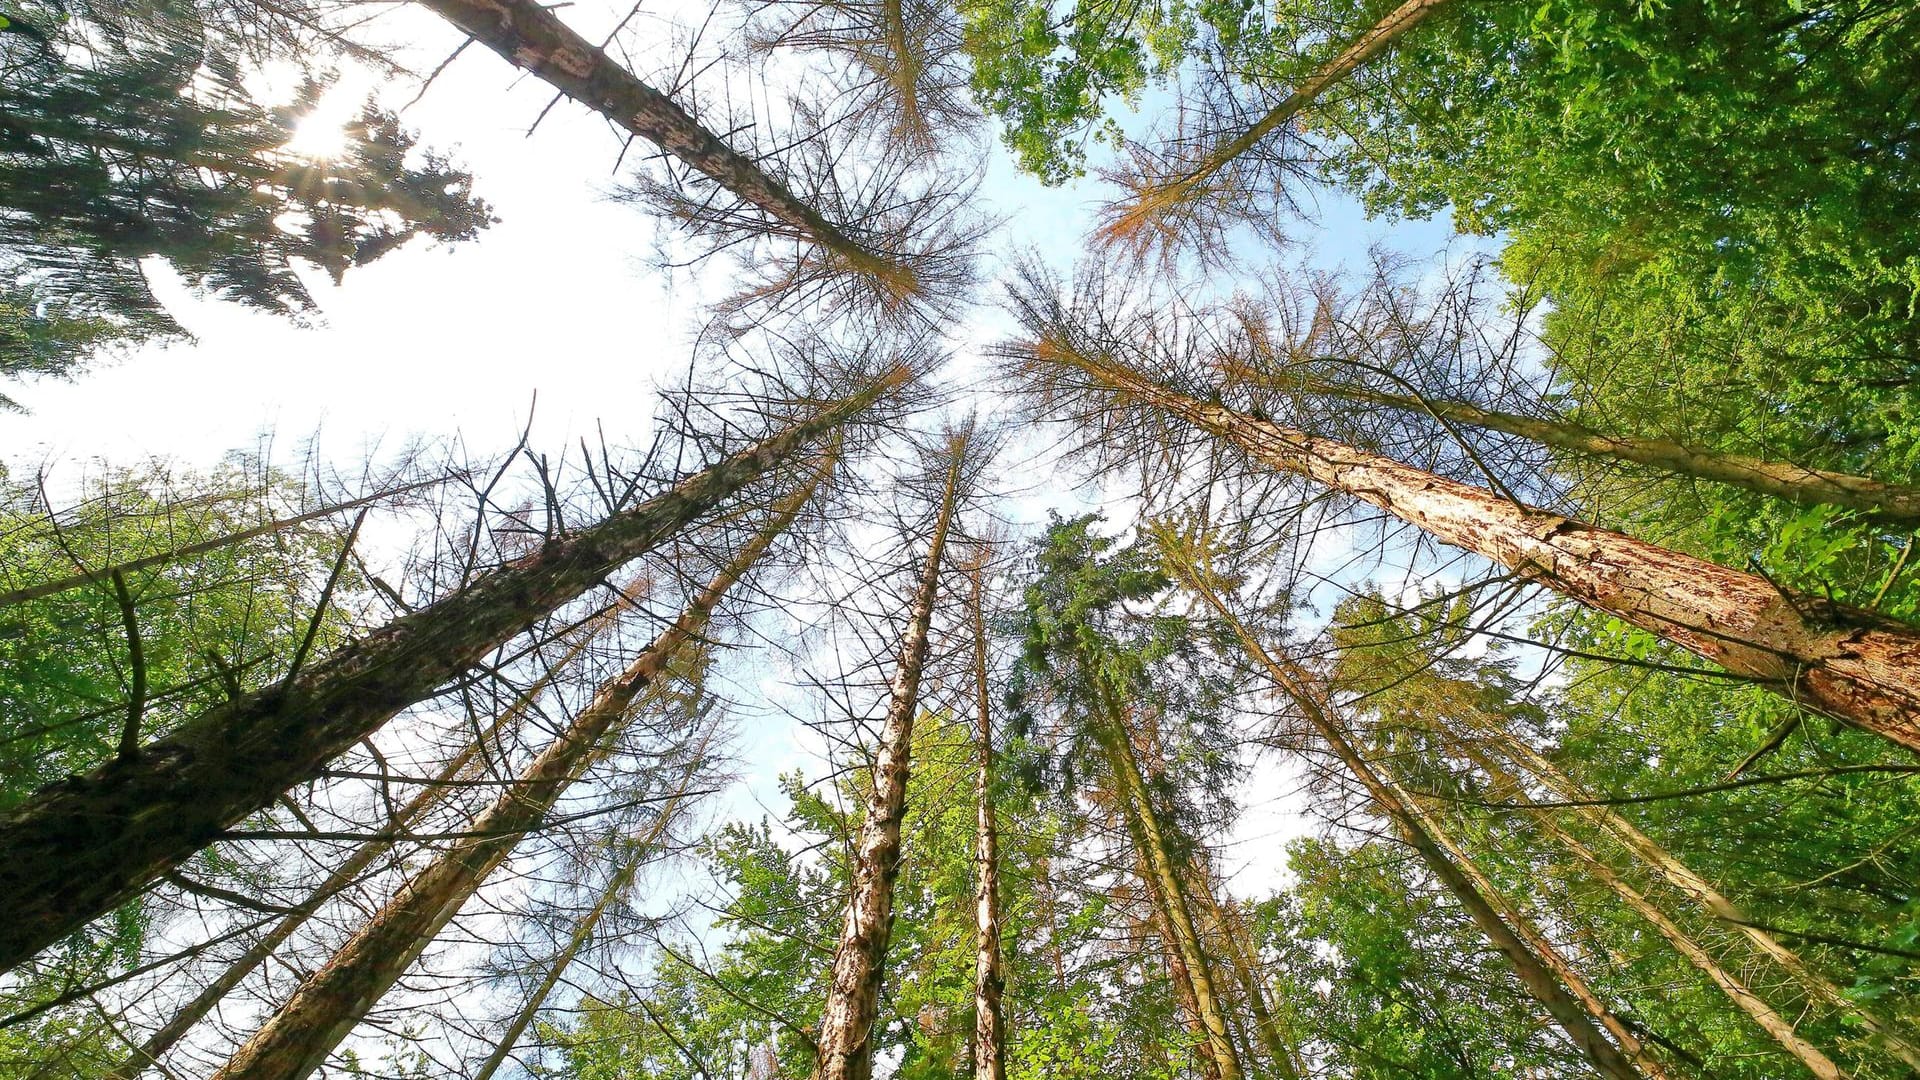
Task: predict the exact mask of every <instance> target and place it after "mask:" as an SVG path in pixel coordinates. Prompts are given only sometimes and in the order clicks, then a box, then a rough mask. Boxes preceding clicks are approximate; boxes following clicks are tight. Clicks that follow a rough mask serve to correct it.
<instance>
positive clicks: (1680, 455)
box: [1304, 382, 1920, 529]
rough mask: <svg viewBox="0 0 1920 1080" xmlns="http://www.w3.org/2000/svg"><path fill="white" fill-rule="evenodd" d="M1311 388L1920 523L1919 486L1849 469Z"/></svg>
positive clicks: (1370, 392) (1328, 386)
mask: <svg viewBox="0 0 1920 1080" xmlns="http://www.w3.org/2000/svg"><path fill="white" fill-rule="evenodd" d="M1304 390H1305V392H1306V393H1309V394H1324V395H1327V396H1329V397H1338V398H1344V399H1346V400H1349V401H1360V402H1366V403H1368V404H1373V405H1385V406H1387V407H1389V408H1393V409H1401V410H1404V411H1406V412H1411V413H1425V414H1429V415H1432V416H1436V417H1438V418H1440V419H1441V420H1444V421H1447V422H1450V423H1455V424H1467V425H1469V426H1472V427H1478V428H1486V429H1488V430H1490V431H1499V432H1504V433H1505V434H1508V435H1518V436H1520V437H1521V438H1523V439H1531V440H1533V441H1534V442H1537V443H1540V444H1542V445H1545V446H1551V447H1554V448H1556V449H1560V450H1571V451H1573V452H1575V453H1580V454H1587V455H1590V456H1593V457H1602V458H1612V459H1614V460H1618V461H1630V462H1633V463H1635V464H1638V465H1647V466H1651V467H1652V468H1656V469H1660V470H1662V471H1665V472H1669V473H1674V474H1676V475H1679V476H1691V477H1696V478H1698V479H1701V480H1712V481H1715V482H1717V483H1722V484H1730V485H1732V486H1734V487H1740V488H1745V489H1747V490H1748V491H1753V492H1757V493H1759V494H1761V495H1767V496H1771V497H1772V498H1776V499H1785V500H1787V501H1789V502H1796V503H1825V504H1827V505H1829V506H1839V507H1844V508H1846V509H1848V510H1858V511H1861V512H1862V513H1865V514H1867V515H1869V516H1871V517H1873V518H1874V519H1875V520H1877V521H1880V522H1883V523H1885V524H1887V525H1892V526H1897V527H1899V528H1903V529H1913V528H1915V527H1920V490H1916V489H1915V488H1912V487H1907V486H1905V485H1902V484H1888V483H1884V482H1882V481H1879V480H1875V479H1872V478H1871V477H1866V476H1855V475H1853V474H1851V473H1841V472H1830V471H1828V470H1825V469H1810V468H1806V467H1804V466H1801V465H1795V464H1793V463H1791V462H1786V461H1765V460H1762V459H1760V458H1756V457H1749V456H1747V455H1745V454H1723V453H1719V452H1717V451H1714V450H1708V449H1705V448H1702V447H1697V446H1688V445H1686V444H1684V443H1678V442H1674V441H1672V440H1671V439H1650V438H1641V437H1638V436H1631V435H1602V434H1600V433H1599V432H1596V431H1593V430H1591V429H1588V428H1585V427H1582V426H1581V425H1579V424H1575V423H1573V422H1571V421H1568V420H1541V419H1536V418H1534V417H1530V416H1520V415H1517V414H1514V413H1505V412H1496V411H1494V410H1491V409H1482V408H1480V407H1479V406H1477V405H1470V404H1468V403H1466V402H1464V401H1446V400H1433V399H1429V398H1418V397H1412V396H1409V395H1404V394H1392V393H1387V392H1385V391H1382V390H1375V389H1372V388H1369V387H1360V386H1342V385H1338V384H1333V383H1320V382H1315V383H1313V384H1311V385H1308V386H1306V387H1304Z"/></svg>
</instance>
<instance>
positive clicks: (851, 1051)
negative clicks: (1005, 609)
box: [813, 437, 966, 1080]
mask: <svg viewBox="0 0 1920 1080" xmlns="http://www.w3.org/2000/svg"><path fill="white" fill-rule="evenodd" d="M949 453H950V454H951V457H950V459H949V462H948V467H947V478H946V482H945V484H944V485H943V488H942V491H941V496H940V510H939V514H938V516H937V517H936V518H935V519H934V525H933V535H932V539H931V541H930V542H929V544H928V548H927V561H926V563H925V565H924V566H923V567H922V569H921V571H920V580H919V584H918V585H917V586H916V588H915V589H914V596H913V605H912V607H911V608H910V609H909V611H908V615H907V630H906V636H905V638H904V640H902V642H901V644H900V660H899V662H898V663H897V664H896V665H895V666H894V671H893V681H892V686H891V688H890V692H889V697H888V702H887V715H886V719H885V721H884V722H883V724H882V727H881V733H880V752H879V754H878V755H876V757H875V758H874V763H873V794H872V795H871V796H869V797H868V799H867V806H866V815H865V817H864V818H863V819H862V820H861V823H860V836H859V839H858V842H857V845H856V848H855V850H854V863H853V882H852V891H851V895H849V896H848V898H847V916H846V922H845V923H844V924H843V925H842V927H841V930H840V943H839V947H838V948H837V949H835V951H834V955H833V970H832V975H831V981H830V982H829V984H828V987H827V1004H826V1009H825V1010H824V1011H823V1012H822V1013H821V1016H820V1042H819V1057H818V1058H817V1059H816V1061H815V1062H814V1067H813V1080H870V1078H871V1077H872V1076H873V1041H872V1035H873V1023H874V1019H875V1017H876V1015H877V1014H878V1012H879V1008H880V980H881V978H882V977H883V975H884V973H885V965H886V956H887V938H888V937H889V935H891V933H892V931H893V886H894V881H895V880H896V879H897V878H898V877H899V876H900V825H901V822H902V821H903V820H904V819H905V818H906V814H907V779H908V776H909V773H910V771H911V769H912V764H913V721H914V716H915V714H916V713H917V712H918V711H919V708H920V674H921V670H922V669H923V668H924V667H925V665H926V660H927V651H928V648H929V646H930V642H929V640H928V632H929V629H930V627H931V626H932V623H933V607H934V601H935V600H936V599H937V598H938V594H939V591H940V569H941V567H940V564H941V560H942V556H943V555H944V554H945V551H946V545H947V532H948V530H949V528H950V527H951V526H952V524H953V515H954V505H955V503H956V502H957V500H958V498H959V489H960V484H961V469H962V465H963V463H964V459H965V454H966V443H965V441H964V439H963V438H960V437H956V438H955V439H954V440H953V442H952V445H951V446H950V449H949Z"/></svg>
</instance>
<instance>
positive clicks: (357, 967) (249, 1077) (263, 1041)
mask: <svg viewBox="0 0 1920 1080" xmlns="http://www.w3.org/2000/svg"><path fill="white" fill-rule="evenodd" d="M812 492H813V483H811V482H810V483H809V484H808V485H807V486H806V487H805V488H803V489H802V490H801V491H799V492H798V493H796V494H795V495H793V496H792V497H790V498H788V499H787V500H786V501H785V502H784V503H783V504H782V506H781V507H780V509H779V510H778V511H777V513H776V515H775V517H774V518H773V520H772V521H771V522H770V523H769V524H768V525H767V526H766V527H765V528H764V529H762V530H761V531H760V532H759V533H758V534H756V535H755V536H754V537H753V539H752V540H750V541H749V542H748V543H747V545H746V546H745V547H744V548H742V549H741V551H740V553H739V554H738V555H736V556H735V557H734V559H733V560H732V561H731V562H729V563H728V564H727V566H726V567H725V568H724V569H722V570H721V571H720V572H719V573H718V574H716V575H715V576H714V578H713V580H712V581H711V582H709V583H708V584H707V585H706V587H705V588H703V589H702V590H701V591H700V593H699V594H698V595H696V596H695V597H694V599H693V601H692V603H690V604H689V605H688V606H687V608H686V610H684V611H682V612H681V613H680V616H679V618H677V619H676V620H674V623H673V625H672V626H670V627H668V628H667V629H666V630H665V631H663V632H662V633H661V634H660V636H658V637H656V638H655V639H654V640H653V642H652V643H651V644H650V645H648V646H647V648H646V649H645V650H644V651H642V652H641V653H640V655H639V656H638V657H636V658H635V659H634V661H633V663H632V664H630V665H628V667H627V669H626V670H625V671H623V672H622V673H621V674H620V675H618V676H616V677H615V678H614V679H612V680H611V681H609V682H607V683H605V684H603V685H602V686H601V688H600V690H599V692H598V693H596V694H595V695H594V699H593V701H592V702H591V703H590V704H588V705H587V707H586V708H584V709H582V710H581V711H580V713H579V714H578V715H577V716H576V717H575V718H574V720H573V723H571V724H570V725H568V727H567V730H566V731H565V732H563V733H562V734H561V735H560V737H559V738H557V739H555V740H554V741H553V742H552V743H551V744H549V745H548V746H547V748H546V749H545V750H542V751H541V752H540V754H539V756H537V757H536V758H534V760H533V761H532V762H531V763H529V764H528V765H527V767H526V769H525V770H523V771H522V772H521V774H520V777H519V778H518V779H517V780H516V781H515V782H514V784H513V786H512V787H510V788H509V789H507V790H506V791H505V792H503V793H502V794H501V796H500V798H499V799H498V800H497V801H495V803H494V804H493V806H491V807H490V808H488V809H487V810H486V812H484V813H482V814H481V815H480V816H479V817H477V818H475V819H474V822H473V827H472V829H471V830H470V831H471V833H472V834H473V835H472V836H470V837H468V838H466V839H462V840H458V841H456V842H455V843H454V845H453V846H452V847H451V848H449V849H448V850H447V851H446V852H445V853H443V854H442V855H440V856H439V857H438V858H436V859H435V860H434V861H433V862H432V863H430V864H428V866H427V867H426V868H425V869H423V870H421V871H420V872H419V873H418V874H416V875H415V876H414V877H413V879H412V880H410V881H408V882H407V883H406V884H405V885H404V886H402V887H401V889H400V892H399V893H398V895H396V896H395V897H394V898H393V899H392V900H390V901H388V902H387V905H386V906H385V907H383V908H381V909H380V911H379V912H377V913H376V914H375V915H374V916H373V917H372V918H370V919H368V920H367V921H366V922H365V923H364V924H362V925H361V927H360V929H359V930H358V931H356V932H355V933H354V935H353V937H352V938H351V939H349V940H348V941H347V943H346V944H344V945H342V946H341V947H340V948H339V949H338V950H337V951H336V952H335V953H334V954H333V956H332V957H331V958H330V959H329V960H328V961H327V962H326V963H325V964H324V965H322V966H321V967H320V969H319V970H317V971H315V972H314V973H313V974H312V975H309V976H308V977H307V978H306V980H305V981H303V982H302V983H301V984H300V986H299V988H298V989H296V990H295V991H294V993H293V996H292V998H290V999H289V1000H288V1001H287V1002H286V1004H284V1005H282V1006H281V1007H280V1009H279V1011H278V1012H276V1013H275V1014H274V1015H273V1016H272V1017H271V1018H270V1019H269V1020H268V1021H267V1022H266V1024H264V1025H263V1026H262V1027H261V1028H260V1030H259V1031H257V1032H255V1033H254V1035H253V1037H252V1038H250V1039H248V1040H247V1042H246V1044H245V1045H243V1046H241V1047H240V1048H239V1049H238V1050H237V1051H235V1052H234V1055H233V1057H231V1058H230V1059H228V1061H227V1063H226V1064H225V1065H224V1066H222V1067H221V1069H220V1070H219V1071H218V1072H216V1073H214V1074H213V1080H304V1078H305V1077H307V1076H309V1075H311V1074H312V1073H313V1071H314V1070H315V1069H317V1068H319V1067H320V1065H321V1064H322V1063H323V1062H325V1061H326V1059H327V1056H328V1055H329V1054H331V1053H332V1052H333V1049H334V1047H335V1046H337V1045H339V1043H340V1040H341V1039H344V1038H345V1037H346V1036H347V1033H348V1032H350V1031H352V1030H353V1028H354V1027H355V1025H357V1024H358V1023H359V1022H360V1021H361V1020H362V1019H363V1018H364V1017H365V1016H366V1015H367V1013H368V1011H369V1010H371V1009H372V1008H373V1007H374V1005H375V1004H377V1003H378V1002H379V1000H380V998H381V997H382V996H384V995H385V994H386V992H387V990H388V989H390V988H391V987H392V986H393V984H394V983H395V982H396V981H397V980H398V979H399V978H400V976H401V975H402V974H404V973H405V972H406V969H407V968H408V967H409V966H410V965H411V964H412V963H413V961H414V959H415V958H416V957H418V956H419V955H420V953H421V952H422V951H424V950H425V949H426V947H427V945H428V944H430V943H431V942H432V941H433V939H434V937H435V936H437V935H438V934H439V933H440V931H441V930H442V929H443V928H444V927H445V926H446V925H447V923H448V922H449V921H451V920H452V919H453V917H454V915H455V914H457V913H458V912H459V910H460V908H461V906H462V905H463V904H464V903H465V902H466V901H467V899H468V898H469V897H471V896H472V895H473V893H474V892H475V891H476V890H478V889H479V887H480V886H481V885H482V884H483V883H485V881H486V880H487V878H488V877H489V876H490V875H491V874H492V873H493V871H494V870H496V869H498V868H499V867H500V865H501V864H502V863H504V862H506V860H507V857H508V856H509V855H511V854H513V850H514V848H515V847H517V846H518V845H519V843H520V841H521V839H522V838H523V837H524V836H525V835H526V834H527V833H528V832H530V831H532V830H535V829H538V828H539V827H540V824H541V822H542V821H544V820H545V819H546V816H547V814H548V813H549V811H551V809H552V808H553V805H554V802H555V801H556V800H558V799H559V798H560V796H561V794H562V793H564V792H565V791H566V789H567V788H568V787H569V786H570V785H571V784H572V783H573V782H574V781H575V780H576V779H578V778H579V777H580V775H581V774H582V773H583V772H585V771H586V769H587V768H588V766H590V765H592V764H593V762H594V761H595V760H596V758H597V757H598V756H599V754H600V752H601V749H602V747H603V746H604V745H605V743H606V740H607V737H608V736H609V734H611V733H612V732H614V731H615V730H617V728H618V727H619V725H620V724H621V723H622V722H623V721H624V720H625V718H626V717H627V715H628V713H629V711H630V709H631V707H632V705H633V703H634V701H635V699H637V698H638V697H639V696H640V694H641V693H642V692H643V691H645V690H646V689H647V687H649V686H651V685H652V684H653V683H654V681H655V680H657V679H658V678H659V677H660V675H661V674H662V673H664V672H665V671H666V670H667V667H668V664H669V663H671V662H672V660H673V659H674V657H675V656H677V655H678V654H679V653H681V652H682V651H684V650H685V649H686V648H687V647H688V646H689V645H692V644H694V643H696V642H698V641H699V640H700V634H701V632H702V631H703V630H704V629H705V627H706V625H707V623H708V621H709V619H710V618H711V616H712V614H713V610H714V608H715V607H716V606H718V605H719V603H720V600H721V598H722V597H723V596H725V595H726V592H727V590H728V589H729V588H731V587H732V586H733V585H734V583H735V582H737V581H738V580H739V579H740V578H741V576H743V575H744V574H745V573H746V572H747V570H748V569H749V568H751V567H752V566H753V564H754V563H755V562H757V561H758V560H759V558H760V556H761V555H763V554H765V552H766V550H767V549H768V548H769V547H770V546H771V545H772V544H773V542H774V540H775V539H776V538H777V537H778V536H779V534H780V533H781V532H782V531H784V530H785V529H786V527H787V526H788V525H790V524H791V523H792V522H793V520H794V518H795V517H796V516H798V514H799V513H800V510H801V507H802V506H803V505H804V504H805V501H806V500H807V499H808V498H809V497H811V495H812Z"/></svg>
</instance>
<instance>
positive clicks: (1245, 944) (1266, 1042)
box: [1193, 866, 1300, 1080]
mask: <svg viewBox="0 0 1920 1080" xmlns="http://www.w3.org/2000/svg"><path fill="white" fill-rule="evenodd" d="M1215 880H1216V879H1215V877H1214V875H1213V873H1212V872H1211V870H1210V869H1209V868H1208V867H1206V866H1196V867H1195V868H1194V886H1193V895H1194V896H1195V897H1196V898H1197V899H1198V900H1199V901H1200V906H1201V907H1202V908H1204V909H1205V910H1206V912H1207V915H1208V917H1209V919H1210V921H1211V922H1212V924H1213V926H1212V929H1213V931H1214V937H1215V938H1216V939H1217V940H1218V941H1219V942H1220V944H1221V948H1220V951H1221V953H1222V954H1223V955H1224V957H1225V959H1226V961H1227V965H1228V966H1229V967H1230V968H1232V970H1233V975H1234V978H1235V979H1236V980H1237V981H1238V982H1239V983H1240V989H1241V992H1242V993H1243V994H1244V995H1245V996H1246V999H1247V1009H1248V1011H1249V1012H1251V1013H1252V1014H1253V1024H1252V1027H1253V1030H1254V1034H1255V1035H1256V1036H1257V1037H1258V1038H1259V1040H1260V1046H1261V1049H1263V1050H1265V1051H1266V1055H1267V1063H1268V1064H1267V1067H1268V1069H1269V1070H1270V1071H1271V1072H1272V1074H1273V1075H1274V1076H1277V1077H1279V1078H1280V1080H1299V1076H1300V1066H1299V1063H1298V1062H1296V1061H1295V1060H1294V1053H1293V1048H1292V1047H1291V1046H1290V1045H1289V1044H1288V1042H1287V1037H1286V1032H1285V1031H1284V1030H1282V1028H1281V1026H1280V1023H1279V1020H1278V1019H1277V1018H1276V1017H1275V1016H1274V1015H1273V1009H1272V1007H1271V1005H1270V1004H1269V1003H1268V1001H1267V988H1266V984H1265V980H1263V979H1262V978H1261V977H1260V973H1259V971H1258V970H1257V968H1258V966H1259V957H1258V953H1257V952H1256V951H1255V949H1254V945H1253V936H1252V934H1251V933H1249V932H1248V929H1247V923H1246V919H1245V918H1244V917H1243V916H1242V914H1241V912H1240V910H1239V909H1238V908H1237V907H1235V906H1234V904H1233V902H1232V900H1231V899H1229V900H1227V901H1226V902H1225V903H1222V902H1221V900H1220V899H1219V897H1218V896H1217V895H1216V894H1215V885H1214V882H1215Z"/></svg>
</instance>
